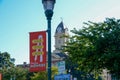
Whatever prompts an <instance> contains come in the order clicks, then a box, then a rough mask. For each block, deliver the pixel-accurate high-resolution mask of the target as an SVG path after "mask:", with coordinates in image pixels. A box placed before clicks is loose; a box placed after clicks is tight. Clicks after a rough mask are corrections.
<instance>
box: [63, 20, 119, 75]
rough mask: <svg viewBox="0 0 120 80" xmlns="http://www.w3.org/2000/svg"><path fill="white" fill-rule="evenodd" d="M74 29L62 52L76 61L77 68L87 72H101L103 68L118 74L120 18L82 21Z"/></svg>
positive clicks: (72, 60)
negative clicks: (78, 27)
mask: <svg viewBox="0 0 120 80" xmlns="http://www.w3.org/2000/svg"><path fill="white" fill-rule="evenodd" d="M84 24H85V26H84V27H83V28H82V29H80V30H77V29H74V30H72V32H73V33H74V34H75V35H74V36H72V37H70V38H69V41H68V42H67V46H65V47H64V52H68V54H69V59H70V60H71V62H73V63H77V64H78V67H77V69H79V70H81V71H84V72H87V73H94V72H97V73H101V72H102V70H103V69H107V70H109V72H110V73H111V74H115V75H120V67H119V66H120V19H115V18H106V20H105V21H104V22H99V23H96V22H91V21H88V22H87V23H84Z"/></svg>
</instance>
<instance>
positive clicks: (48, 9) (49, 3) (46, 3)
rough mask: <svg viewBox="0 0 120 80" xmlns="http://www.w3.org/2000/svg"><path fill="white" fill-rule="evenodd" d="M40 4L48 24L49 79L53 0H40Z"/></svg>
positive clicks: (49, 70)
mask: <svg viewBox="0 0 120 80" xmlns="http://www.w3.org/2000/svg"><path fill="white" fill-rule="evenodd" d="M42 4H43V7H44V10H45V16H46V18H47V24H48V30H47V32H48V80H51V19H52V16H53V9H54V4H55V0H42Z"/></svg>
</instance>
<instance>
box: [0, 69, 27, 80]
mask: <svg viewBox="0 0 120 80" xmlns="http://www.w3.org/2000/svg"><path fill="white" fill-rule="evenodd" d="M0 72H1V73H2V75H3V80H10V79H15V80H26V79H27V78H26V75H27V73H28V70H27V69H24V68H21V67H10V68H4V69H1V70H0Z"/></svg>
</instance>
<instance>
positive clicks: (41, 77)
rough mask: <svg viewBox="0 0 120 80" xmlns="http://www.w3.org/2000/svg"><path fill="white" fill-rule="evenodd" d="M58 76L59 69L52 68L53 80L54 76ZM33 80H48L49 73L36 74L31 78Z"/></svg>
mask: <svg viewBox="0 0 120 80" xmlns="http://www.w3.org/2000/svg"><path fill="white" fill-rule="evenodd" d="M57 74H58V70H57V67H55V66H52V80H54V76H55V75H57ZM31 79H32V80H48V77H47V72H46V71H43V72H36V73H34V75H33V76H32V77H31Z"/></svg>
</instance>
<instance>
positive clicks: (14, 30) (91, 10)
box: [0, 0, 120, 64]
mask: <svg viewBox="0 0 120 80" xmlns="http://www.w3.org/2000/svg"><path fill="white" fill-rule="evenodd" d="M41 1H42V0H0V51H1V52H8V53H9V54H10V55H11V58H15V60H16V61H15V64H22V63H23V62H27V63H29V32H34V31H44V30H47V20H46V17H45V14H44V9H43V5H42V2H41ZM119 4H120V0H56V3H55V7H54V14H53V17H52V21H51V22H52V23H51V29H52V50H54V43H55V42H54V33H55V30H56V27H57V26H58V24H59V23H60V22H61V21H63V23H64V25H65V27H67V28H68V29H69V31H70V30H72V29H73V28H76V29H78V30H79V29H81V28H82V26H83V25H84V24H83V22H87V21H93V22H102V21H104V20H105V18H113V17H114V18H116V19H120V5H119ZM61 18H62V19H61Z"/></svg>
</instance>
